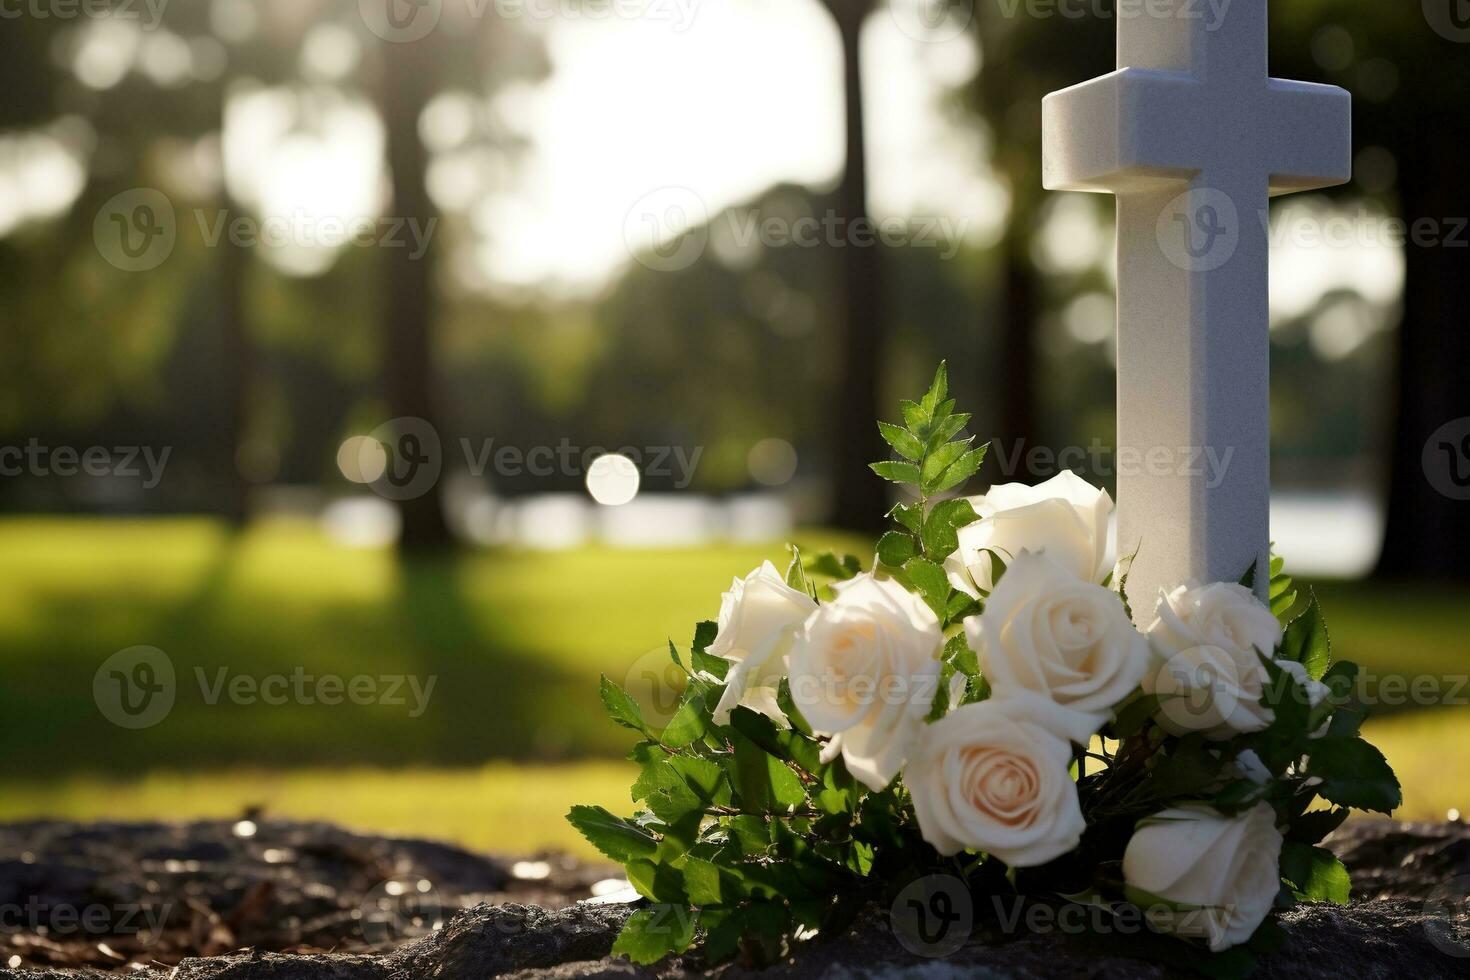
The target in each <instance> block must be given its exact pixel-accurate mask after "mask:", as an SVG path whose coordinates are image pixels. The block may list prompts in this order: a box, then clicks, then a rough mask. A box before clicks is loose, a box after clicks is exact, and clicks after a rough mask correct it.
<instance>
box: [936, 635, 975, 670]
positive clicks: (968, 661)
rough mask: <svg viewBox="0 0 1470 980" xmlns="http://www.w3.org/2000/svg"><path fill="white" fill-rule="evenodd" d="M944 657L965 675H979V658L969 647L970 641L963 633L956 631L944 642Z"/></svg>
mask: <svg viewBox="0 0 1470 980" xmlns="http://www.w3.org/2000/svg"><path fill="white" fill-rule="evenodd" d="M944 659H945V660H946V661H948V662H949V663H952V664H954V667H955V670H958V671H959V672H960V673H961V674H964V675H965V676H966V677H979V676H980V658H979V657H978V656H977V655H976V653H975V651H974V650H972V649H970V641H969V640H967V639H966V638H965V634H963V633H956V634H955V635H954V636H951V637H950V638H949V641H948V642H947V643H945V644H944Z"/></svg>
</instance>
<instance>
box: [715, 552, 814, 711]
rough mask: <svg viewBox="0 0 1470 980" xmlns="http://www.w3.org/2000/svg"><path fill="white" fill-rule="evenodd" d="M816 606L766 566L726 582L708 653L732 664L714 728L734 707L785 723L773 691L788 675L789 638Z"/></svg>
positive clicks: (771, 566)
mask: <svg viewBox="0 0 1470 980" xmlns="http://www.w3.org/2000/svg"><path fill="white" fill-rule="evenodd" d="M816 608H817V604H816V602H814V601H813V600H812V597H811V596H809V595H807V594H806V593H805V592H802V591H801V590H799V589H793V588H791V586H789V585H787V584H786V580H785V579H784V578H782V576H781V573H780V572H778V571H777V570H776V566H775V565H772V564H771V563H770V562H766V563H765V564H763V565H761V567H760V568H757V569H756V570H755V571H753V572H751V573H750V574H749V575H747V576H745V578H744V579H743V580H741V579H736V580H735V581H734V582H732V583H731V584H730V591H729V592H726V593H725V594H724V595H723V596H722V597H721V602H720V619H719V627H720V629H719V632H718V633H716V634H715V639H714V642H713V643H711V644H710V645H709V649H708V651H707V652H708V653H710V654H712V655H714V656H716V657H723V658H724V659H726V660H728V661H730V662H731V663H732V664H734V666H733V667H731V668H730V672H729V674H728V675H726V678H725V694H724V696H723V697H721V698H720V703H719V704H718V705H717V706H716V707H715V711H714V721H715V724H717V725H728V724H729V723H730V712H731V711H733V710H734V709H735V707H736V705H744V706H745V707H747V708H750V709H751V710H752V711H758V712H760V713H761V714H763V715H766V716H767V717H769V718H771V719H773V720H774V721H776V722H777V723H778V724H780V725H783V726H785V725H787V724H788V723H787V721H786V716H785V714H783V713H782V711H781V709H780V707H778V706H777V703H776V693H777V691H778V690H779V688H780V684H781V678H782V677H784V676H786V656H787V653H788V651H789V650H790V648H791V640H792V638H793V637H794V636H795V634H796V630H797V628H798V627H800V626H801V624H802V622H803V621H804V620H805V619H806V618H807V616H809V615H811V613H812V611H813V610H815V609H816Z"/></svg>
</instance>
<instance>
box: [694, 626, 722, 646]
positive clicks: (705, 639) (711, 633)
mask: <svg viewBox="0 0 1470 980" xmlns="http://www.w3.org/2000/svg"><path fill="white" fill-rule="evenodd" d="M719 635H720V624H719V623H712V622H710V621H709V620H705V621H704V622H702V623H700V624H698V625H697V626H695V627H694V643H693V644H692V645H691V646H690V649H691V650H698V651H699V652H700V653H703V652H704V651H705V650H707V649H709V645H710V644H711V643H713V642H715V637H717V636H719Z"/></svg>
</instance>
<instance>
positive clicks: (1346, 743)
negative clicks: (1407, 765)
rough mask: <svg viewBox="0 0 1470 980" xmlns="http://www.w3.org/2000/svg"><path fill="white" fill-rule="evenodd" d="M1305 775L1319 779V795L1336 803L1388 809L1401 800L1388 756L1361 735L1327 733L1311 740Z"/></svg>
mask: <svg viewBox="0 0 1470 980" xmlns="http://www.w3.org/2000/svg"><path fill="white" fill-rule="evenodd" d="M1307 775H1308V776H1316V777H1318V778H1319V779H1321V780H1322V782H1321V784H1320V785H1318V786H1317V793H1318V795H1319V796H1321V797H1322V798H1323V799H1324V800H1327V801H1328V802H1329V803H1336V804H1337V805H1338V806H1345V807H1352V808H1354V809H1358V810H1372V811H1374V812H1377V813H1391V812H1392V811H1393V810H1394V808H1396V807H1398V806H1399V805H1400V804H1402V803H1403V792H1402V790H1400V788H1399V781H1398V778H1397V777H1396V776H1395V775H1394V774H1393V769H1392V767H1390V766H1389V764H1388V760H1386V759H1385V758H1384V757H1383V753H1382V752H1380V751H1378V749H1376V748H1374V747H1373V746H1372V745H1370V744H1368V743H1367V742H1365V741H1363V740H1362V739H1361V738H1341V737H1333V736H1332V735H1328V736H1327V737H1325V738H1319V739H1317V740H1316V741H1314V742H1313V743H1312V747H1311V755H1310V757H1309V758H1308V760H1307Z"/></svg>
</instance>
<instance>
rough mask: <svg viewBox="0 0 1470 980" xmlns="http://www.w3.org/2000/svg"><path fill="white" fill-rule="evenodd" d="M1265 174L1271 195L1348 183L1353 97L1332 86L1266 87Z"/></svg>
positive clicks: (1276, 84)
mask: <svg viewBox="0 0 1470 980" xmlns="http://www.w3.org/2000/svg"><path fill="white" fill-rule="evenodd" d="M1267 91H1268V96H1267V98H1268V104H1269V105H1270V107H1271V112H1270V120H1269V122H1270V125H1271V127H1272V134H1273V138H1272V139H1271V140H1269V141H1268V146H1267V153H1266V165H1267V171H1268V173H1269V174H1270V180H1271V193H1272V194H1291V193H1294V192H1296V191H1309V190H1315V189H1317V188H1319V187H1332V186H1334V185H1336V184H1345V183H1347V182H1348V180H1350V179H1351V178H1352V175H1353V173H1352V171H1353V168H1352V159H1353V150H1352V147H1353V97H1352V96H1351V95H1349V94H1348V93H1347V92H1346V91H1345V90H1343V89H1340V88H1338V87H1337V86H1335V85H1316V84H1313V83H1311V82H1288V81H1283V80H1282V79H1279V78H1273V79H1271V81H1270V82H1269V83H1267Z"/></svg>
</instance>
